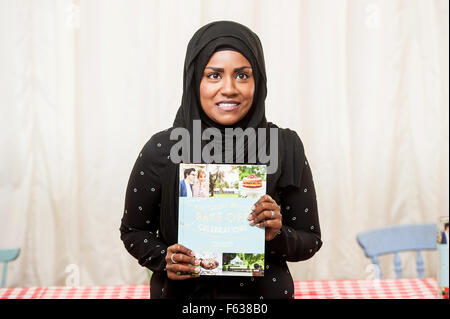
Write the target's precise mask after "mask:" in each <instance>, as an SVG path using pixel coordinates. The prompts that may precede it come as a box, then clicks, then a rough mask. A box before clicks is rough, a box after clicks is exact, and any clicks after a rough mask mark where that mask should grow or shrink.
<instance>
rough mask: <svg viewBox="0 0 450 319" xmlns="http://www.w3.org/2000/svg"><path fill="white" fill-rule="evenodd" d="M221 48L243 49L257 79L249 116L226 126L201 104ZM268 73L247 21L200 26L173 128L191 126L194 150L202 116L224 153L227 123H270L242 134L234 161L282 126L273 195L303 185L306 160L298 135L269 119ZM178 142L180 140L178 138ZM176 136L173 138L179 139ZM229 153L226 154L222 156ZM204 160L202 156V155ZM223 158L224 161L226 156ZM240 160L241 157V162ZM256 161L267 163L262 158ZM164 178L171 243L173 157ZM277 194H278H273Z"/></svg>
mask: <svg viewBox="0 0 450 319" xmlns="http://www.w3.org/2000/svg"><path fill="white" fill-rule="evenodd" d="M220 50H234V51H237V52H240V53H241V54H242V55H244V56H245V57H246V58H247V60H248V61H249V62H250V63H251V67H252V70H253V75H254V79H255V92H254V96H253V102H252V106H251V108H250V110H249V112H248V113H247V114H246V116H245V117H244V118H243V119H242V120H240V121H239V122H238V123H235V124H234V125H231V126H224V125H220V124H218V123H216V122H214V121H213V120H212V119H210V118H209V117H208V116H207V115H206V114H205V113H204V111H203V110H202V107H201V104H200V82H201V79H202V75H203V72H204V68H205V66H206V65H207V64H208V61H209V59H210V58H211V56H212V55H213V53H214V52H217V51H220ZM266 83H267V78H266V69H265V62H264V54H263V49H262V45H261V42H260V40H259V38H258V36H257V35H256V34H255V33H254V32H253V31H251V30H250V29H249V28H247V27H246V26H244V25H242V24H239V23H237V22H233V21H216V22H212V23H209V24H207V25H205V26H203V27H201V28H200V29H199V30H198V31H197V32H196V33H195V34H194V35H193V37H192V39H191V40H190V41H189V44H188V47H187V51H186V58H185V62H184V72H183V96H182V101H181V106H180V108H179V109H178V112H177V115H176V118H175V121H174V123H173V128H177V127H183V128H186V129H187V130H188V131H189V132H190V136H191V141H190V143H191V150H192V149H193V147H192V146H193V141H192V137H193V120H200V121H201V126H202V127H201V128H202V130H204V129H206V128H209V127H214V128H218V129H219V130H220V131H221V133H222V137H223V138H222V145H221V146H222V153H223V155H224V154H225V152H226V151H230V150H228V149H226V148H225V146H226V145H227V144H225V128H227V127H233V128H237V127H239V128H242V129H243V130H245V129H247V128H254V129H255V130H256V132H258V128H264V129H266V136H265V139H259V138H256V140H251V139H247V138H244V136H241V137H237V139H239V138H242V139H243V143H242V144H241V145H243V147H241V148H240V149H232V150H231V151H232V152H233V155H234V156H233V162H235V161H236V157H237V156H238V155H241V156H242V154H244V155H243V156H244V158H246V159H247V155H248V154H247V151H248V149H252V148H250V146H255V145H251V144H252V143H256V146H255V148H256V151H257V153H256V154H258V150H259V148H260V147H261V146H264V147H265V148H266V152H269V150H270V132H269V130H270V129H271V128H272V129H273V128H275V129H277V130H278V165H277V166H278V168H277V171H276V172H275V173H273V174H268V176H267V181H268V183H267V193H268V194H269V195H270V194H271V193H273V194H272V197H274V193H275V192H278V191H279V190H280V189H282V188H284V187H288V186H294V187H300V180H301V168H302V167H303V162H304V153H303V145H302V143H301V141H300V139H299V137H298V135H297V134H296V133H295V132H294V131H292V130H289V129H279V128H278V127H277V126H276V125H275V124H273V123H270V122H267V120H266V116H265V99H266V96H267V86H266ZM175 142H176V141H175ZM175 142H174V143H175ZM212 142H214V141H202V149H203V146H204V145H205V144H207V143H208V144H210V145H211V143H212ZM232 145H233V146H234V147H236V145H239V143H237V141H236V142H235V143H233V144H232ZM192 153H193V152H192V151H191V156H190V161H189V162H190V163H193V161H192V159H193V154H192ZM222 158H223V159H224V158H225V157H224V156H223V157H222ZM202 163H203V161H202ZM222 163H224V162H222ZM239 164H242V163H239ZM253 164H265V163H261V162H259V161H258V158H257V163H253ZM164 178H165V180H166V181H167V182H166V183H164V185H163V189H162V199H161V215H160V216H161V217H160V218H161V220H160V230H161V234H162V235H163V238H164V240H165V241H166V243H167V244H168V245H172V244H174V243H176V242H177V231H176V230H177V229H178V227H177V224H178V192H179V190H178V187H179V183H178V179H179V165H178V164H174V163H171V164H170V165H169V166H168V167H167V169H166V171H165V172H164ZM274 199H275V198H274Z"/></svg>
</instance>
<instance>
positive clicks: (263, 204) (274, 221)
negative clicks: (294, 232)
mask: <svg viewBox="0 0 450 319" xmlns="http://www.w3.org/2000/svg"><path fill="white" fill-rule="evenodd" d="M281 219H282V216H281V209H280V206H278V204H277V202H276V201H274V200H273V199H272V197H270V196H269V195H264V196H262V197H261V198H260V199H259V200H258V201H257V202H256V203H255V205H254V206H253V207H252V212H251V213H250V215H249V216H248V220H250V225H252V226H253V225H256V227H265V228H266V240H267V241H268V240H272V239H274V238H275V236H276V235H277V233H278V231H279V230H280V229H281V226H282V225H283V224H282V222H281Z"/></svg>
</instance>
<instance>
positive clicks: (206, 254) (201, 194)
mask: <svg viewBox="0 0 450 319" xmlns="http://www.w3.org/2000/svg"><path fill="white" fill-rule="evenodd" d="M179 176H180V181H179V204H178V242H179V243H180V244H181V245H183V246H185V247H187V248H189V249H191V250H192V251H194V253H195V256H196V257H197V258H198V259H200V275H213V276H214V275H215V276H264V248H265V247H264V245H265V230H264V228H258V227H254V226H250V224H249V221H248V219H247V218H248V215H249V214H250V213H251V212H252V210H251V207H252V206H253V205H254V204H255V203H256V202H257V201H258V199H259V198H260V197H261V196H263V195H264V194H266V177H267V167H266V165H235V164H184V163H180V175H179Z"/></svg>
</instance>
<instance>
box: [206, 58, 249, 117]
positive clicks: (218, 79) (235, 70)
mask: <svg viewBox="0 0 450 319" xmlns="http://www.w3.org/2000/svg"><path fill="white" fill-rule="evenodd" d="M254 92H255V81H254V78H253V72H252V68H251V64H250V62H249V61H248V60H247V59H246V58H245V57H244V56H243V55H242V54H241V53H239V52H236V51H218V52H215V53H214V54H213V55H212V56H211V58H210V60H209V62H208V64H207V65H206V67H205V70H204V71H203V76H202V80H201V82H200V103H201V105H202V109H203V111H204V112H205V113H206V115H208V117H209V118H210V119H212V120H213V121H214V122H216V123H219V124H222V125H232V124H235V123H237V122H239V121H240V120H241V119H242V118H244V116H245V115H246V114H247V113H248V111H249V110H250V108H251V106H252V101H253V93H254Z"/></svg>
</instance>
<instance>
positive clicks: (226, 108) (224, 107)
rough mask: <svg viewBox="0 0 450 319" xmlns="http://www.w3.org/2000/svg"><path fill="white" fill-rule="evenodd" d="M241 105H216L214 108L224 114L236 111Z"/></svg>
mask: <svg viewBox="0 0 450 319" xmlns="http://www.w3.org/2000/svg"><path fill="white" fill-rule="evenodd" d="M240 105H241V103H216V106H217V107H218V108H219V109H221V110H222V111H225V112H231V111H234V110H237V109H238V108H239V106H240Z"/></svg>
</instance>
